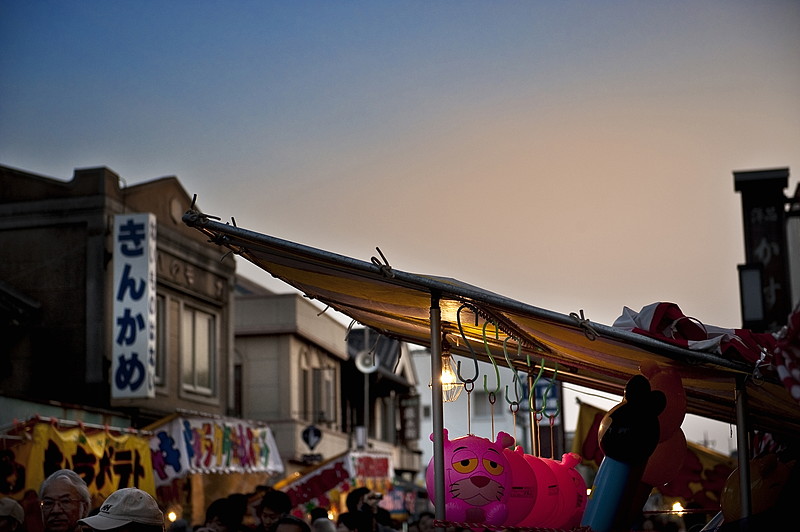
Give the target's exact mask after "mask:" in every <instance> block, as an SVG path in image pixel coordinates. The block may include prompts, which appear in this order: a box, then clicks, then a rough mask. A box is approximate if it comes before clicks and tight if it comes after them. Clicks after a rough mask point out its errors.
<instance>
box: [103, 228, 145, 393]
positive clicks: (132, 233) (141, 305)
mask: <svg viewBox="0 0 800 532" xmlns="http://www.w3.org/2000/svg"><path fill="white" fill-rule="evenodd" d="M155 373H156V219H155V216H154V215H152V214H150V213H141V214H118V215H116V216H115V217H114V333H113V335H112V361H111V396H112V397H113V398H124V397H149V398H153V397H155Z"/></svg>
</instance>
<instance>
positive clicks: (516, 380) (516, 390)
mask: <svg viewBox="0 0 800 532" xmlns="http://www.w3.org/2000/svg"><path fill="white" fill-rule="evenodd" d="M509 338H511V337H510V336H506V337H505V338H504V339H503V356H504V357H505V358H506V364H508V367H509V368H510V369H511V371H513V372H514V373H513V374H514V378H513V382H514V396H515V397H516V398H517V399H516V401H509V400H508V385H506V398H505V399H506V402H507V403H508V404H510V405H514V404H516V405H517V406H519V388H520V386H519V374H518V372H517V369H516V368H515V367H514V366H513V364H511V360H510V359H509V358H508V348H507V347H508V339H509ZM521 354H522V343H521V342H517V356H520V355H521Z"/></svg>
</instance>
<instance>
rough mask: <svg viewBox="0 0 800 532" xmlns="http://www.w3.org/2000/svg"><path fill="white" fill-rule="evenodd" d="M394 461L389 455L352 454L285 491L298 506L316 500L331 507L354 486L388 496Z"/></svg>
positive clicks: (310, 474)
mask: <svg viewBox="0 0 800 532" xmlns="http://www.w3.org/2000/svg"><path fill="white" fill-rule="evenodd" d="M392 475H393V468H392V460H391V457H390V456H388V455H381V454H376V453H368V452H350V453H347V454H345V455H343V456H341V457H340V458H337V459H335V460H331V461H330V462H328V463H326V464H323V465H321V466H319V467H318V468H316V469H314V470H313V471H311V472H310V473H307V474H306V475H304V476H302V477H301V478H299V479H297V480H296V481H294V482H292V483H291V484H289V485H287V486H286V487H285V488H283V491H284V492H286V493H287V494H288V495H289V497H290V498H291V500H292V504H293V505H295V506H297V505H299V504H304V503H307V502H309V501H312V500H316V501H317V502H318V503H319V504H318V505H319V506H328V505H329V504H331V503H330V501H335V500H337V498H338V497H337V495H338V494H339V493H340V492H346V491H349V490H350V488H351V485H352V486H368V487H370V489H373V490H375V491H380V492H383V493H385V492H387V491H388V490H389V489H390V488H391V480H392Z"/></svg>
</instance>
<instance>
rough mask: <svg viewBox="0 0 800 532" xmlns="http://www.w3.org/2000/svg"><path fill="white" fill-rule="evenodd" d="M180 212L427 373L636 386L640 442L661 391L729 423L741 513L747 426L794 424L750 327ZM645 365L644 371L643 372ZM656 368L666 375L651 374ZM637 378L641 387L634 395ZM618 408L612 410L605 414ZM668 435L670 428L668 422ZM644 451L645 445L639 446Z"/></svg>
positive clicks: (439, 514) (435, 489)
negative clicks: (415, 266)
mask: <svg viewBox="0 0 800 532" xmlns="http://www.w3.org/2000/svg"><path fill="white" fill-rule="evenodd" d="M183 220H184V223H186V224H187V225H189V226H191V227H194V228H196V229H198V230H199V231H201V232H202V233H204V234H205V235H206V236H208V238H209V241H210V242H211V243H213V244H216V245H219V246H222V247H224V248H226V251H227V252H229V253H234V254H236V255H239V256H241V257H243V258H244V259H246V260H248V261H250V262H252V263H254V264H255V265H257V266H259V267H260V268H262V269H263V270H265V271H266V272H268V273H270V274H271V275H272V276H274V277H276V278H278V279H281V280H283V281H284V282H286V283H287V284H289V285H291V286H293V287H294V288H296V289H298V290H299V291H301V292H302V293H304V294H305V295H306V296H307V297H309V298H312V299H316V300H318V301H320V302H321V303H322V304H324V305H328V306H329V307H331V308H333V309H335V310H337V311H339V312H341V313H343V314H345V315H347V316H349V317H350V318H352V319H353V320H354V321H355V322H358V323H361V324H362V325H364V326H367V327H371V328H372V329H374V330H376V331H378V332H380V333H381V334H384V335H386V336H389V337H393V338H397V339H401V340H404V341H407V342H410V343H414V344H419V345H423V346H427V347H429V348H430V350H431V373H432V374H433V375H438V374H440V373H441V371H442V361H443V358H446V357H448V356H450V355H458V356H460V357H464V359H465V360H466V361H467V363H466V364H465V365H464V367H463V368H462V367H461V364H460V363H459V375H460V376H461V373H462V372H463V373H464V374H466V375H468V377H466V378H463V377H462V378H461V380H462V382H466V383H470V382H471V383H474V382H475V380H477V378H478V375H472V374H471V372H470V370H469V368H470V366H471V364H470V362H469V361H470V359H472V360H474V361H478V360H480V361H484V362H491V363H493V364H495V363H499V364H502V365H505V366H507V367H509V368H511V369H513V370H515V374H521V375H523V376H527V378H528V379H531V378H532V376H534V375H538V376H544V377H556V378H558V379H559V380H560V381H562V382H565V383H570V384H575V385H581V386H585V387H589V388H593V389H596V390H600V391H603V392H608V393H614V394H617V395H620V396H623V397H625V398H626V399H623V401H622V403H621V404H620V406H621V407H623V408H621V409H620V411H624V410H628V409H630V407H631V406H632V405H631V404H630V403H631V402H632V401H628V399H632V398H633V397H634V393H635V395H636V397H640V396H642V395H644V396H645V400H644V401H643V402H644V403H645V405H644V406H643V409H644V410H643V411H646V412H647V416H648V420H647V423H646V424H647V425H648V427H652V426H654V427H655V440H654V441H652V442H650V441H649V440H652V436H653V435H652V434H643V437H646V438H647V439H648V445H650V443H652V446H653V447H655V446H656V445H657V444H659V443H660V442H659V441H658V430H659V424H658V417H659V415H660V414H659V412H661V411H662V410H664V409H665V406H664V405H663V404H661V405H659V404H657V403H658V400H657V399H658V397H657V394H656V393H655V392H661V396H662V397H663V396H667V398H669V401H667V399H665V398H662V399H661V402H662V403H663V402H665V401H667V407H669V408H668V410H671V411H672V412H671V415H672V418H673V419H674V420H677V421H680V420H682V417H683V415H684V414H685V413H691V414H696V415H699V416H704V417H707V418H710V419H715V420H718V421H723V422H726V423H730V424H735V425H736V426H737V435H738V448H739V449H740V450H741V451H742V452H740V453H739V462H738V469H739V472H740V480H741V484H740V493H739V497H740V503H741V508H740V513H739V515H740V517H748V516H749V515H750V482H749V461H748V458H749V452H748V451H749V449H750V447H749V441H748V435H749V434H750V433H751V431H752V430H757V431H759V432H762V433H768V434H772V435H774V436H775V438H787V439H789V440H794V439H796V438H797V437H798V435H799V434H800V408H798V402H797V399H796V398H793V397H792V395H791V394H790V389H791V387H792V386H793V385H794V383H793V381H792V380H791V379H788V380H787V379H785V378H784V379H781V378H778V374H777V367H778V364H776V363H775V362H776V361H777V359H776V360H772V354H771V352H770V351H769V350H768V349H767V348H766V347H765V346H764V345H761V344H759V343H758V340H759V338H754V337H749V339H750V340H754V343H752V344H748V345H746V346H745V348H740V347H741V346H738V344H737V346H736V347H737V348H729V347H730V346H725V345H722V344H721V343H720V342H714V341H710V342H708V343H709V344H712V345H711V346H710V347H709V346H707V345H706V344H705V343H704V342H698V343H693V342H694V341H695V340H696V339H694V338H690V340H691V341H689V342H687V341H684V340H685V339H680V340H681V341H674V339H671V338H668V337H666V336H664V337H662V336H660V335H658V334H652V333H649V331H648V330H646V329H643V328H641V327H637V326H634V327H614V326H607V325H603V324H600V323H596V322H592V321H591V320H590V319H588V318H586V317H585V316H584V315H583V311H578V312H573V313H571V314H569V315H564V314H560V313H556V312H552V311H548V310H545V309H541V308H538V307H534V306H531V305H527V304H524V303H521V302H519V301H516V300H513V299H511V298H508V297H504V296H501V295H498V294H496V293H493V292H489V291H487V290H484V289H481V288H478V287H475V286H472V285H469V284H466V283H463V282H461V281H458V280H456V279H452V278H446V277H437V276H431V275H420V274H412V273H407V272H403V271H401V270H398V269H396V268H393V267H392V266H391V264H390V263H389V262H388V260H387V259H386V258H385V257H384V255H383V253H382V252H381V251H380V250H378V255H379V256H378V257H372V258H371V260H370V261H369V262H366V261H360V260H357V259H353V258H350V257H345V256H342V255H337V254H334V253H331V252H327V251H323V250H319V249H315V248H310V247H308V246H303V245H301V244H297V243H294V242H289V241H286V240H281V239H279V238H275V237H271V236H267V235H264V234H261V233H257V232H253V231H249V230H246V229H242V228H239V227H237V226H236V225H235V223H221V222H219V221H218V219H216V218H214V217H210V216H207V215H205V214H203V213H200V212H197V211H194V210H190V211H189V212H187V213H186V214H185V215H184V217H183ZM668 308H669V309H671V310H674V309H673V308H672V307H668ZM638 317H639V316H633V317H632V319H634V321H635V318H638ZM701 329H703V330H705V328H703V327H701ZM738 332H740V331H734V332H733V333H734V335H735V334H736V333H738ZM788 352H789V353H793V351H791V350H790V351H788ZM794 356H796V355H794ZM784 366H785V367H788V364H784ZM645 367H646V368H649V369H648V370H647V371H648V372H649V373H650V375H644V376H643V375H642V373H643V368H645ZM476 369H477V362H476ZM661 373H663V375H665V376H667V377H668V378H667V377H665V378H663V379H661V378H660V377H661V375H659V374H661ZM654 375H655V376H656V377H654ZM523 378H524V377H523ZM642 379H644V380H645V381H649V380H652V381H653V383H655V382H656V381H659V382H667V381H669V383H671V384H670V386H673V388H672V389H670V388H668V387H666V388H663V389H659V388H658V386H653V389H652V397H651V385H650V382H645V381H643V380H642ZM675 382H677V386H678V388H677V389H676V388H674V386H675V384H674V383H675ZM642 386H645V388H646V393H644V394H643V393H641V388H642ZM670 391H679V392H680V394H679V395H680V397H681V398H682V400H683V401H684V403H683V404H681V405H680V407H681V408H680V411H677V410H676V409H675V408H674V405H673V403H674V402H675V401H674V397H675V394H670V393H668V392H670ZM626 392H629V395H626ZM431 397H432V405H433V412H432V414H433V434H432V440H433V448H434V453H433V460H432V466H433V467H432V469H433V471H434V474H433V478H432V480H431V485H430V486H429V488H432V489H429V492H431V493H432V494H433V497H432V498H433V501H434V506H435V508H436V518H437V520H438V521H439V522H440V524H444V523H445V507H446V504H445V495H446V490H445V483H444V482H445V474H446V473H448V472H449V471H446V467H447V466H448V464H445V461H444V458H445V439H446V438H447V434H446V433H445V427H444V423H443V421H444V420H443V407H442V405H443V401H442V383H441V382H439V381H438V380H437V379H434V380H433V383H432V396H431ZM626 403H628V404H626ZM651 403H652V404H651ZM620 411H617V410H616V409H612V412H615V413H620ZM678 418H679V419H678ZM643 424H645V423H643ZM653 424H654V425H653ZM530 426H531V427H534V426H535V423H531V424H530ZM678 426H679V423H678ZM633 428H636V429H638V428H639V427H633ZM645 432H646V431H645ZM650 432H652V431H650ZM674 433H675V434H676V435H677V434H678V431H677V430H674ZM493 436H494V435H493ZM676 439H679V438H676ZM500 440H502V438H499V437H498V440H497V442H496V443H497V444H498V445H501V444H502V445H505V442H504V441H502V442H501V441H500ZM531 441H534V438H531ZM650 452H652V449H650V450H649V452H648V453H647V455H648V456H649V454H650ZM607 454H608V453H607ZM646 458H647V457H646V456H645V457H644V459H645V460H646ZM623 465H624V464H623ZM641 465H643V464H641ZM637 467H638V465H637ZM612 479H613V476H612ZM622 488H624V486H622V487H621V489H622ZM593 493H594V492H593ZM590 499H591V497H590ZM590 505H591V500H590ZM467 513H469V512H467ZM472 513H473V515H477V514H475V512H472ZM472 524H475V523H472ZM483 524H487V523H483ZM488 524H489V525H490V526H501V525H494V524H492V523H488ZM533 526H537V525H533Z"/></svg>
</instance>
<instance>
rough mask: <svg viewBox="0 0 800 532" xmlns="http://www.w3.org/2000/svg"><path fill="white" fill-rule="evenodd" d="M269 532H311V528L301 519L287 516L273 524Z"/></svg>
mask: <svg viewBox="0 0 800 532" xmlns="http://www.w3.org/2000/svg"><path fill="white" fill-rule="evenodd" d="M269 532H311V527H310V526H308V523H306V522H305V521H303V520H302V519H300V518H299V517H295V516H293V515H288V514H287V515H283V516H281V517H279V518H278V519H277V520H276V521H275V522H274V523H272V524H271V525H270V527H269Z"/></svg>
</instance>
